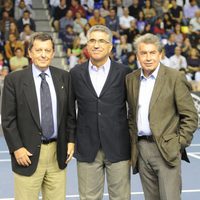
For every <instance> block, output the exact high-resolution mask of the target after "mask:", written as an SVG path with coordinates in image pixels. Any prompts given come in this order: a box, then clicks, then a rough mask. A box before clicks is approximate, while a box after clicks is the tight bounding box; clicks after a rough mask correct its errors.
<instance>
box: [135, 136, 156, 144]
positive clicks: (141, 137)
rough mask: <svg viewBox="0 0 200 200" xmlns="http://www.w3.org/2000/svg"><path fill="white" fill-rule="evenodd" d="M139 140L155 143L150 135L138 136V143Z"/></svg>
mask: <svg viewBox="0 0 200 200" xmlns="http://www.w3.org/2000/svg"><path fill="white" fill-rule="evenodd" d="M141 140H146V141H148V142H155V140H154V138H153V136H152V135H142V136H138V141H141Z"/></svg>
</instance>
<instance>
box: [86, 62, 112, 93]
mask: <svg viewBox="0 0 200 200" xmlns="http://www.w3.org/2000/svg"><path fill="white" fill-rule="evenodd" d="M110 63H111V61H110V59H108V60H107V61H106V63H105V64H104V65H103V66H100V67H96V66H94V65H93V64H92V63H91V61H90V62H89V74H90V79H91V81H92V85H93V87H94V89H95V91H96V94H97V96H98V97H99V96H100V94H101V91H102V89H103V86H104V84H105V82H106V79H107V77H108V73H109V71H110Z"/></svg>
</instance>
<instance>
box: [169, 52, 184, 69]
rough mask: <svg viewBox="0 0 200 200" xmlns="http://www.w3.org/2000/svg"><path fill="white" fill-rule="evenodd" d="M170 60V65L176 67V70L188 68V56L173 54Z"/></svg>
mask: <svg viewBox="0 0 200 200" xmlns="http://www.w3.org/2000/svg"><path fill="white" fill-rule="evenodd" d="M169 60H170V67H171V68H174V69H176V70H179V69H181V68H184V69H186V68H187V61H186V58H185V57H184V56H181V55H180V56H176V55H173V56H171V57H170V58H169Z"/></svg>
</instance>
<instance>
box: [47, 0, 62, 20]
mask: <svg viewBox="0 0 200 200" xmlns="http://www.w3.org/2000/svg"><path fill="white" fill-rule="evenodd" d="M59 5H60V0H49V9H50V15H51V17H54V16H55V9H56V7H58V6H59Z"/></svg>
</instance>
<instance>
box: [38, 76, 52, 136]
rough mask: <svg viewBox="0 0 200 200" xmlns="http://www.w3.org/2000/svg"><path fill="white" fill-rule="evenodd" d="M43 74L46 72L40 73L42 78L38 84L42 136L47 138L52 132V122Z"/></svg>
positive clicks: (49, 99)
mask: <svg viewBox="0 0 200 200" xmlns="http://www.w3.org/2000/svg"><path fill="white" fill-rule="evenodd" d="M45 76H46V74H45V73H44V72H42V73H41V74H40V77H41V79H42V81H41V86H40V101H41V127H42V134H43V136H44V137H45V138H47V139H49V138H50V137H51V136H52V134H53V133H54V123H53V112H52V102H51V94H50V89H49V85H48V83H47V81H46V77H45Z"/></svg>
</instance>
